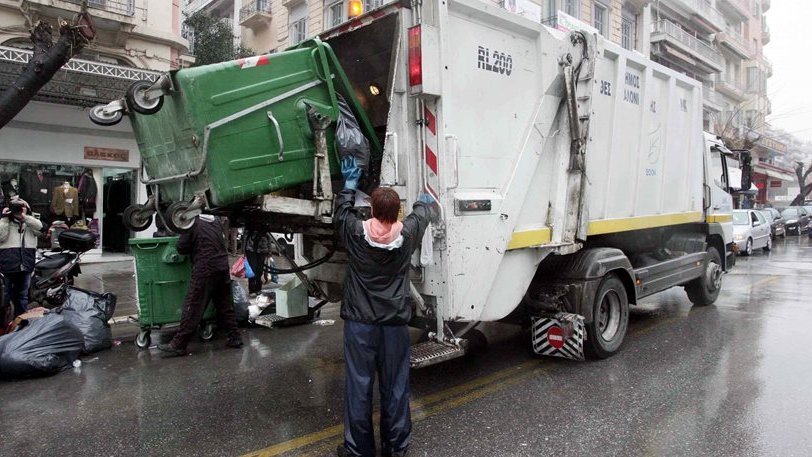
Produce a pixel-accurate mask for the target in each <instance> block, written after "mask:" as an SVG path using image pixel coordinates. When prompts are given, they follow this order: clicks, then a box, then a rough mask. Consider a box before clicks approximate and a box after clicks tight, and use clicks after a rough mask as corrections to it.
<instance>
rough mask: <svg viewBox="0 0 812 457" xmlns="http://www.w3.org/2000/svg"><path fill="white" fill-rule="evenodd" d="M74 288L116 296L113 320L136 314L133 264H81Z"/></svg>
mask: <svg viewBox="0 0 812 457" xmlns="http://www.w3.org/2000/svg"><path fill="white" fill-rule="evenodd" d="M75 285H76V287H81V288H82V289H87V290H92V291H94V292H99V293H107V292H111V293H114V294H116V296H117V297H118V301H117V302H116V312H115V315H114V316H113V318H117V317H122V316H129V315H132V314H137V313H138V297H137V294H136V289H135V274H134V270H133V262H132V260H129V261H121V262H108V263H90V264H86V263H82V274H80V275H79V276H77V277H76V282H75Z"/></svg>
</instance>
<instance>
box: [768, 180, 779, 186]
mask: <svg viewBox="0 0 812 457" xmlns="http://www.w3.org/2000/svg"><path fill="white" fill-rule="evenodd" d="M770 187H781V181H775V180H773V181H770Z"/></svg>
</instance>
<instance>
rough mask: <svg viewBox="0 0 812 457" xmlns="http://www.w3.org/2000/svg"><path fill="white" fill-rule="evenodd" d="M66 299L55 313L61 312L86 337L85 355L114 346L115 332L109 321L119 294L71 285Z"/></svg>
mask: <svg viewBox="0 0 812 457" xmlns="http://www.w3.org/2000/svg"><path fill="white" fill-rule="evenodd" d="M67 289H68V290H67V294H66V298H65V302H64V303H63V304H62V307H61V308H57V309H55V310H54V311H53V312H57V313H61V314H62V315H63V316H65V318H67V319H68V321H69V322H70V323H71V324H73V325H74V326H75V327H76V328H77V329H79V331H80V332H82V336H83V337H84V345H83V347H82V353H83V354H92V353H94V352H99V351H102V350H104V349H110V348H111V347H113V333H112V330H110V325H109V324H108V323H107V321H109V320H110V319H112V317H113V313H114V312H115V310H116V300H117V298H116V296H115V295H114V294H111V293H106V294H100V293H97V292H92V291H89V290H84V289H79V288H78V287H68V288H67Z"/></svg>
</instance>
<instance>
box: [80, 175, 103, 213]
mask: <svg viewBox="0 0 812 457" xmlns="http://www.w3.org/2000/svg"><path fill="white" fill-rule="evenodd" d="M76 187H77V189H78V190H79V210H80V212H81V213H82V217H83V218H92V217H93V214H94V213H95V212H96V195H97V194H98V192H99V189H98V186H97V185H96V180H95V179H94V178H93V171H92V170H90V169H89V168H86V169H85V170H84V171H83V172H82V176H80V177H79V184H77V186H76Z"/></svg>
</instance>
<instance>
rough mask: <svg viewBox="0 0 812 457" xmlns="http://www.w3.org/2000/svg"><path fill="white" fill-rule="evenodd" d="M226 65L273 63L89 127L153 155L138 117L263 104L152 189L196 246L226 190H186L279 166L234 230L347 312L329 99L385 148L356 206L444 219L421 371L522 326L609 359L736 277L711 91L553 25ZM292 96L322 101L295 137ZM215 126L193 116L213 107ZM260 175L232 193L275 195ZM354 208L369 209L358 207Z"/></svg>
mask: <svg viewBox="0 0 812 457" xmlns="http://www.w3.org/2000/svg"><path fill="white" fill-rule="evenodd" d="M296 53H300V54H301V57H302V61H301V63H300V64H297V65H301V67H300V68H299V69H298V70H295V69H294V70H291V69H290V66H289V65H287V66H286V65H283V64H284V63H285V62H286V61H288V60H289V59H291V58H292V57H291V56H293V55H298V54H296ZM286 59H288V60H286ZM258 63H263V64H265V65H257V64H258ZM218 65H221V66H220V67H218V69H219V70H221V71H222V70H227V71H231V72H232V73H233V74H236V73H237V72H238V71H239V72H260V71H263V70H261V67H263V66H265V67H267V68H266V70H268V71H271V73H270V75H271V76H266V77H263V78H259V79H257V80H256V81H253V82H252V83H251V84H249V85H248V86H240V87H236V86H235V85H233V84H229V83H228V82H223V83H220V84H205V83H203V82H200V83H199V84H198V83H196V82H195V81H194V78H192V79H187V80H186V82H185V83H184V81H183V78H184V77H186V76H184V72H188V71H189V70H181V71H179V72H177V73H175V74H173V75H169V76H168V77H167V78H166V79H165V80H163V81H161V80H159V81H158V82H155V83H153V84H152V85H149V84H145V85H143V86H142V87H141V90H140V92H138V91H131V93H130V94H129V95H130V96H129V97H128V100H123V101H119V102H114V103H111V104H110V105H108V106H106V107H100V108H98V109H97V110H96V113H97V115H99V116H102V117H105V116H107V117H114V116H116V115H117V114H116V113H121V112H125V113H129V115H130V116H131V118H134V119H135V120H134V125H135V126H136V127H135V129H136V135H137V136H138V139H139V145H142V144H144V138H145V136H146V135H148V134H150V133H149V132H146V131H143V130H139V128H138V125H146V124H144V123H141V121H140V120H139V118H140V117H144V116H156V115H158V114H160V113H161V112H160V111H159V112H158V113H154V114H143V113H140V112H136V113H133V112H132V111H133V110H132V109H131V105H132V104H133V103H135V104H140V105H141V106H140V107H139V108H138V110H140V111H149V110H150V107H152V108H154V105H156V104H158V103H159V102H158V101H156V100H159V99H160V98H161V97H164V98H166V99H167V100H168V99H170V98H173V97H176V96H177V94H176V93H175V92H176V91H177V90H178V87H181V88H183V87H185V88H186V89H187V90H189V89H191V90H194V91H196V92H194V96H195V97H197V98H199V99H204V102H205V103H209V104H210V105H211V106H218V107H222V106H226V105H227V104H228V103H229V102H230V101H231V100H235V99H239V98H240V97H254V98H251V102H250V103H248V105H250V106H249V108H251V109H254V111H252V113H253V114H251V116H253V117H252V121H251V122H252V123H254V125H252V126H251V127H250V128H249V127H246V132H249V133H243V134H241V135H235V133H234V131H232V132H230V133H229V132H224V131H223V130H220V131H218V130H217V129H219V127H217V126H219V125H224V124H223V123H224V122H230V121H228V119H230V118H233V117H234V116H237V117H239V116H243V115H245V113H246V112H247V111H248V110H249V108H243V109H241V110H238V111H234V112H233V113H226V112H223V111H222V110H220V111H217V112H216V113H214V114H216V116H218V117H216V118H207V119H203V120H200V121H198V120H195V121H190V123H186V124H184V125H183V126H182V128H181V129H180V130H179V131H178V130H175V131H170V132H168V133H166V141H164V142H163V143H162V146H160V147H162V148H164V151H165V152H166V155H165V156H164V159H163V160H171V154H170V152H171V148H172V147H175V146H176V144H177V143H180V142H185V144H188V145H191V146H190V147H191V148H192V149H193V150H194V151H196V152H194V154H192V156H191V157H192V158H194V157H197V158H198V159H199V158H200V157H204V155H205V154H206V153H207V150H206V145H207V142H208V144H209V145H213V144H214V143H216V142H218V141H219V142H226V143H223V144H228V145H230V146H229V147H230V148H231V150H229V148H223V149H222V150H221V151H219V152H218V154H219V155H220V157H218V158H217V159H216V161H210V162H208V165H207V163H204V162H196V161H195V160H187V158H184V162H183V163H180V162H178V163H180V165H178V166H175V168H174V169H173V171H172V176H169V177H168V178H170V179H167V177H166V176H164V177H159V178H157V179H158V180H157V181H155V179H156V178H154V177H153V176H149V175H150V174H156V173H158V174H160V172H161V171H160V170H159V169H156V167H155V166H152V167H151V168H152V169H149V168H150V167H146V168H147V169H145V170H144V172H145V173H144V174H145V175H146V176H145V178H144V179H145V180H146V182H149V183H150V185H151V186H154V190H153V192H152V193H153V195H155V194H163V195H166V196H168V197H170V198H171V199H177V201H180V202H181V203H180V204H181V205H185V206H183V207H182V208H180V210H178V211H176V213H177V214H176V215H173V214H168V217H169V218H172V217H174V218H175V219H176V220H177V221H179V222H178V223H177V224H175V225H178V226H181V227H178V228H181V229H182V228H183V227H182V225H183V221H184V220H188V218H189V217H188V216H189V214H193V212H194V211H195V210H198V211H199V210H200V209H202V208H209V209H216V207H217V205H218V201H217V200H216V199H215V198H212V196H213V191H212V182H213V181H212V180H211V179H209V182H208V184H207V183H205V182H203V183H201V182H193V181H190V180H188V179H187V178H189V177H190V176H191V177H200V176H202V175H203V173H202V171H201V170H204V169H205V167H206V166H208V167H214V168H210V169H208V173H209V174H215V173H221V174H222V173H229V172H232V171H234V170H240V169H245V170H248V169H249V168H250V167H251V166H255V167H259V166H261V167H265V168H264V171H263V173H265V174H270V175H273V176H274V178H273V179H274V180H276V182H278V183H281V184H280V185H279V186H278V187H279V188H274V189H270V188H268V187H267V186H266V187H262V186H258V187H256V188H252V189H253V190H252V191H257V190H260V191H262V192H259V193H263V192H264V193H263V194H262V195H261V196H252V195H250V192H249V193H244V194H242V196H241V197H240V198H245V199H246V200H244V201H243V202H242V203H239V205H240V208H241V209H240V212H239V214H240V217H243V218H251V219H253V222H256V221H258V220H262V221H263V223H264V224H266V225H267V227H268V229H269V230H273V231H275V232H285V233H298V234H301V235H300V236H301V238H300V240H301V241H300V246H301V248H302V256H303V257H304V259H305V260H303V261H300V262H299V263H296V262H294V261H293V259H290V260H291V263H292V264H293V265H294V268H292V269H291V270H290V271H291V272H295V273H296V274H297V275H298V276H299V279H300V280H301V281H298V282H297V283H300V284H301V287H304V288H306V290H307V291H308V293H309V294H310V295H311V296H317V297H319V298H321V299H322V301H323V302H324V301H338V300H340V298H341V285H342V282H343V278H344V275H345V271H346V263H347V256H346V254H345V253H344V252H343V251H342V247H341V246H340V245H338V243H337V241H336V238H335V236H334V235H335V234H334V229H333V225H332V218H331V216H332V204H331V200H332V196H333V195H334V192H337V191H338V190H339V189H340V188H341V184H342V183H341V179H340V173H339V170H338V169H337V166H336V162H335V158H336V157H335V156H336V154H337V153H336V149H337V146H336V139H335V130H334V125H335V120H336V116H338V115H339V113H338V108H339V107H338V102H337V101H333V99H334V98H336V100H337V99H338V98H337V97H336V95H334V94H333V93H334V92H335V93H336V94H337V95H341V96H342V97H341V98H344V99H346V100H347V104H348V105H349V106H350V107H351V108H352V111H353V113H354V114H355V115H356V118H357V119H358V124H359V125H360V126H361V127H360V128H361V130H362V131H363V134H364V135H365V136H366V137H367V138H368V140H369V142H370V148H369V149H370V151H369V164H368V166H367V168H366V170H365V181H364V182H362V186H361V190H365V191H367V192H369V191H371V189H372V188H374V187H376V186H389V187H392V188H394V189H395V190H396V191H397V192H398V193H399V195H400V196H401V199H402V203H403V208H404V212H408V208H410V207H411V204H412V203H413V202H414V201H415V200H416V198H417V197H418V195H419V194H421V193H422V192H428V193H430V194H431V195H432V196H434V198H435V199H436V200H437V201H438V203H439V205H438V206H439V208H440V211H439V216H438V217H437V218H436V220H434V221H432V223H431V225H430V227H429V229H428V230H427V232H426V236H425V237H424V239H423V241H422V244H421V247H420V250H419V252H418V253H416V254H415V255H414V257H413V260H412V269H411V272H410V279H411V281H410V288H409V289H410V290H408V291H403V293H404V294H408V295H409V297H410V298H411V302H412V305H413V309H414V319H413V321H412V325H414V326H418V327H421V328H423V329H425V330H426V332H427V335H428V337H427V338H426V339H425V341H422V342H420V343H418V344H416V345H415V346H414V347H413V348H412V352H411V363H412V366H413V367H422V366H427V365H431V364H434V363H438V362H441V361H444V360H449V359H452V358H455V357H459V356H462V355H464V354H465V353H466V351H467V350H468V348H469V342H470V341H472V340H473V339H475V336H474V335H477V332H478V331H477V330H476V327H477V325H479V324H480V323H482V322H493V321H500V322H510V323H516V324H518V325H524V326H527V328H529V329H530V330H531V331H530V339H531V341H530V344H531V345H532V347H533V350H534V351H536V352H537V353H538V354H544V355H552V356H561V357H568V358H573V359H583V358H584V356H585V354H587V355H591V356H593V357H597V358H604V357H609V356H611V355H613V354H615V353H616V352H617V351H618V350H620V348H621V345H622V342H623V340H624V336H625V334H626V330H627V328H628V320H629V308H630V306H633V305H635V304H637V303H639V302H640V300H641V299H643V298H644V297H647V296H650V295H652V294H655V293H657V292H661V291H663V290H666V289H669V288H672V287H676V286H680V287H683V288H684V290H685V292H686V293H687V296H688V298H689V299H690V301H691V302H693V303H694V304H695V305H697V306H704V305H710V304H712V303H713V302H714V301H715V300H716V298H717V296H718V294H719V292H720V289H721V286H722V278H723V274H724V272H725V271H727V270H728V269H729V268H730V266H731V264H732V259H733V256H732V254H733V251H732V249H733V248H732V246H733V243H732V236H733V231H732V201H731V196H730V194H729V191H730V188H731V187H732V184H731V182H730V176H731V175H730V173H729V170H728V168H727V165H726V160H727V158H728V157H729V156H730V151H729V150H727V148H725V146H724V144H723V142H722V141H721V140H720V139H719V138H717V137H715V136H714V135H712V134H709V133H706V132H703V123H702V99H703V97H702V85H701V84H700V83H699V82H697V81H695V80H693V79H691V78H690V77H687V76H685V75H682V74H680V73H678V72H676V71H673V70H671V69H668V68H666V67H664V66H661V65H659V64H657V63H655V62H652V61H651V60H649V59H647V58H645V57H644V56H641V55H640V54H638V53H636V52H633V51H629V50H626V49H623V48H622V47H620V46H619V45H617V44H614V43H611V42H609V41H608V40H606V39H604V38H602V37H601V36H599V35H597V34H593V33H590V32H588V31H577V30H576V31H561V30H556V29H552V28H548V27H546V26H544V25H541V24H539V23H536V22H533V21H531V20H528V19H526V18H524V17H520V16H518V15H515V14H512V13H510V12H508V11H506V10H505V9H503V8H500V7H499V6H497V5H495V4H493V3H489V2H483V1H480V0H422V1H415V2H412V3H403V2H399V3H392V4H389V5H385V6H383V7H381V8H379V9H376V10H374V11H371V12H368V13H366V14H364V15H363V16H361V17H358V18H355V19H352V20H350V21H349V22H347V23H345V24H343V25H341V26H338V27H336V28H334V29H332V30H329V31H327V32H325V33H324V34H322V35H321V36H320V37H319V38H318V39H316V40H312V41H310V42H307V43H304V44H302V45H299V46H298V47H296V48H294V49H291V50H289V51H285V52H281V53H278V54H270V55H266V56H261V57H259V58H256V60H255V61H253V62H249V61H246V60H241V61H237V62H231V63H224V64H218ZM246 66H247V68H246ZM237 67H239V70H237V69H236V68H237ZM274 68H277V69H278V71H280V72H281V73H279V74H278V75H276V76H274V74H273V72H272V71H273V70H272V69H274ZM208 70H212V69H211V68H209V69H205V68H204V69H202V70H194V71H197V72H205V71H208ZM188 74H189V73H187V75H188ZM200 74H202V73H198V75H200ZM308 78H315V79H313V81H312V82H308V81H310V80H309V79H308ZM280 81H281V82H283V83H284V84H283V86H282V87H279V88H275V89H274V90H276V92H274V94H285V93H286V92H285V90H287V91H288V93H289V92H291V91H294V90H295V89H296V88H297V87H300V86H302V85H308V84H312V86H311V87H308V88H307V89H303V90H311V89H312V88H314V87H319V88H326V89H325V90H326V92H324V93H321V94H320V95H318V97H320V98H319V99H318V100H312V98H313V97H315V96H313V97H311V100H309V101H308V100H307V97H306V96H305V95H306V94H305V93H304V92H301V93H299V92H296V93H294V94H293V95H292V96H290V97H288V98H287V99H285V100H289V101H290V103H288V104H287V105H286V106H285V107H284V109H285V110H289V111H290V112H291V113H293V117H292V118H288V119H287V120H284V121H282V120H280V119H278V118H277V115H276V114H275V113H281V112H282V110H281V109H277V108H276V107H275V106H274V104H275V103H277V102H279V103H287V102H282V101H280V100H282V99H280V98H279V97H278V96H277V95H273V96H268V95H267V94H263V88H267V87H269V84H271V83H272V82H280ZM328 86H329V87H328ZM256 97H258V98H256ZM168 106H169V107H171V108H172V109H174V110H180V109H181V108H182V106H181V104H177V103H164V107H163V110H167V107H168ZM257 107H259V108H257ZM314 107H315V109H314ZM145 108H146V109H145ZM235 109H236V108H235ZM203 111H204V112H203V113H202V114H201V113H198V114H195V113H193V112H191V111H188V110H187V111H184V112H183V113H182V114H183V115H187V116H198V115H202V116H204V117H205V115H207V114H206V113H211V112H213V109H207V110H203ZM316 111H318V112H316ZM308 113H310V114H309V115H308ZM169 115H173V114H172V113H169ZM174 115H177V113H175V114H174ZM156 119H158V118H156ZM224 119H225V121H224ZM145 122H146V121H145ZM139 123H140V124H139ZM158 124H161V123H160V122H152V124H151V127H152V128H159V127H156V125H158ZM213 124H214V125H215V128H211V126H212V125H213ZM234 128H235V129H236V128H237V126H236V124H235V125H234ZM252 129H253V130H252ZM320 129H321V130H320ZM250 132H254V133H250ZM252 135H253V136H252ZM262 135H264V136H262ZM289 139H290V140H289ZM170 140H171V141H170ZM173 141H174V142H175V143H176V144H173ZM248 143H251V144H252V145H251V146H250V147H251V148H254V147H255V145H253V143H258V144H260V145H261V147H257V149H256V152H255V153H253V154H255V157H253V158H252V157H246V156H245V155H241V154H242V153H241V152H238V151H237V150H239V149H240V148H244V147H247V146H246V145H247V144H248ZM167 151H170V152H167ZM213 151H214V150H213V149H211V150H209V151H208V153H210V154H213V153H214V152H213ZM142 152H143V147H142ZM288 157H291V158H292V159H293V158H295V160H297V161H298V162H296V165H295V167H293V166H291V163H290V162H286V161H288ZM209 159H211V160H214V159H212V158H211V157H209ZM153 165H154V164H153ZM282 167H287V168H286V173H287V174H286V173H278V172H277V171H278V169H280V168H282ZM275 170H277V171H275ZM195 173H196V174H195ZM293 175H295V176H293ZM251 176H252V179H250V180H246V181H248V182H243V181H242V180H240V182H238V183H234V184H233V185H235V186H237V187H240V186H244V185H248V184H252V183H255V182H259V181H262V179H263V178H262V176H263V174H262V173H255V174H253V175H251ZM279 176H281V177H280V178H277V177H279ZM150 179H152V180H153V181H149V180H150ZM162 179H163V180H162ZM165 184H166V186H164V185H165ZM169 184H171V187H170V186H169ZM221 185H222V183H221ZM184 186H186V190H183V189H182V187H184ZM207 186H208V187H207ZM226 187H228V186H226ZM233 193H235V192H232V194H233ZM259 193H258V194H257V195H259ZM226 194H228V192H219V195H221V196H222V195H226ZM159 200H160V199H159ZM153 203H154V202H153ZM220 203H224V204H225V206H228V205H231V204H233V202H231V201H229V200H228V199H223V200H220ZM173 204H175V203H173ZM152 206H156V205H153V204H148V205H144V206H143V207H142V208H141V209H142V210H143V209H144V208H146V209H147V210H149V211H153V212H154V211H157V206H156V208H152ZM356 207H357V210H358V211H359V212H362V213H363V212H364V211H365V209H364V208H363V207H364V199H363V198H358V199H357V204H356ZM176 209H177V208H176ZM190 212H191V213H190ZM184 214H185V215H186V216H184ZM175 216H177V217H175Z"/></svg>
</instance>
